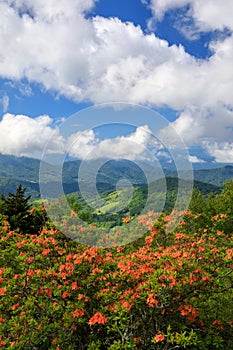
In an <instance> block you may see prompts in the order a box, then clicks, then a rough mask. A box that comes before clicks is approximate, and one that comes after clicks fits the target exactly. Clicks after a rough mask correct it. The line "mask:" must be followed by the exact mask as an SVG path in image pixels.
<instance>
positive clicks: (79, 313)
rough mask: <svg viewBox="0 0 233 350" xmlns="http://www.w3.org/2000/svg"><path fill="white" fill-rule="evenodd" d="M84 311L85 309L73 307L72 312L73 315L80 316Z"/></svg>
mask: <svg viewBox="0 0 233 350" xmlns="http://www.w3.org/2000/svg"><path fill="white" fill-rule="evenodd" d="M84 313H85V310H84V309H82V310H79V309H75V310H74V312H73V317H82V316H83V315H84Z"/></svg>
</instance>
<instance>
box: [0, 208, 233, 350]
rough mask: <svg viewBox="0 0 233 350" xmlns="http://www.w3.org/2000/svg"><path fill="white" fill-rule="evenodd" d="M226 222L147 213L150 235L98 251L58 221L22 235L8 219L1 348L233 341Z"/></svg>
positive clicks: (222, 345) (1, 277) (0, 241)
mask: <svg viewBox="0 0 233 350" xmlns="http://www.w3.org/2000/svg"><path fill="white" fill-rule="evenodd" d="M184 214H185V215H184ZM180 215H184V218H183V221H181V222H180V223H179V224H178V226H177V223H178V220H179V216H180ZM152 218H153V220H152ZM224 220H229V215H224V214H223V213H222V215H218V216H214V217H210V220H209V222H208V227H207V226H206V227H205V226H204V225H203V220H202V216H201V215H198V214H192V213H190V212H186V213H173V214H172V215H170V216H161V217H160V218H158V219H157V220H156V219H155V218H154V217H153V216H152V214H151V213H148V215H144V216H143V217H141V218H139V220H138V229H140V225H142V224H143V223H147V224H148V227H149V228H148V232H147V234H146V235H144V236H143V238H140V239H139V240H138V241H135V242H134V243H132V244H128V245H126V246H118V247H116V248H111V249H100V248H95V247H87V246H84V245H81V244H79V243H77V242H75V241H74V240H69V239H68V238H66V237H65V236H64V235H62V234H61V233H59V231H57V230H55V229H51V228H50V229H43V230H42V231H41V232H40V234H38V235H34V234H32V235H30V234H20V233H17V232H14V231H11V230H10V227H9V226H8V223H7V222H6V221H5V220H4V218H2V220H1V236H0V246H1V255H0V300H1V301H0V346H1V347H2V348H3V349H8V348H9V349H17V350H19V349H56V350H59V349H88V350H91V349H92V350H98V349H101V350H102V349H103V350H104V349H111V350H117V349H145V350H148V349H164V350H165V349H198V350H199V349H200V350H202V349H203V350H205V349H233V346H232V327H233V319H232V315H233V304H232V296H233V293H232V287H233V283H232V272H233V262H232V256H233V249H232V247H233V238H232V232H224V231H223V230H222V228H223V227H224ZM173 227H174V228H173ZM167 228H169V230H168V229H167ZM77 231H78V228H77ZM77 233H78V232H77Z"/></svg>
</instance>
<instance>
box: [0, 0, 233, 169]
mask: <svg viewBox="0 0 233 350" xmlns="http://www.w3.org/2000/svg"><path fill="white" fill-rule="evenodd" d="M232 13H233V1H232V0H205V1H203V0H118V1H116V0H60V1H56V0H33V1H31V0H2V1H1V2H0V153H2V154H10V155H16V156H29V157H38V158H40V157H41V155H42V154H43V152H44V149H45V147H46V144H47V143H48V141H49V140H52V142H50V146H51V147H50V148H49V149H48V148H47V150H46V151H47V152H51V153H53V152H60V153H64V152H65V151H67V148H68V149H69V150H70V155H71V156H74V157H79V158H84V157H87V156H88V157H89V158H93V157H94V156H95V157H105V156H107V155H108V156H109V157H123V158H124V157H126V155H127V150H129V149H131V150H132V147H133V149H134V152H133V155H132V152H131V159H137V158H140V159H142V158H143V157H144V156H145V153H146V152H145V149H146V150H151V144H152V143H153V142H152V139H153V137H152V136H153V135H152V134H153V133H152V130H151V129H152V128H151V125H149V123H148V122H147V118H146V117H143V116H142V121H141V124H138V122H137V123H135V124H134V123H133V121H132V123H131V124H132V125H134V128H132V127H130V126H128V127H127V126H125V128H123V127H122V125H121V126H119V127H117V126H115V129H114V130H113V129H112V128H111V127H109V126H107V123H108V122H107V121H106V120H105V124H106V128H105V130H104V131H102V133H101V132H100V130H99V131H98V132H97V131H96V130H94V128H92V127H91V126H92V124H91V122H92V115H91V113H88V118H89V119H88V121H87V128H86V129H85V128H83V129H82V130H80V131H77V130H76V132H75V134H71V135H69V137H67V138H65V137H64V135H63V130H62V129H63V127H64V124H63V123H64V122H66V120H68V119H69V118H70V116H71V115H73V114H74V113H77V112H80V113H82V111H83V110H85V109H86V108H93V106H99V105H102V104H109V105H112V106H115V103H119V102H121V103H125V104H130V105H131V106H134V105H136V106H138V105H139V106H142V107H141V108H142V115H143V110H144V109H143V108H149V109H150V110H151V111H155V112H158V113H160V114H161V116H162V117H164V118H165V119H167V121H168V124H169V125H167V126H166V127H164V130H160V133H159V137H161V138H162V139H163V140H164V137H163V135H166V140H167V141H166V145H167V147H168V148H169V147H170V148H172V147H175V144H174V142H172V140H173V136H174V135H173V134H174V130H175V132H176V133H177V135H178V136H179V138H180V139H182V142H183V143H184V144H185V146H186V147H187V148H188V150H189V153H190V156H189V160H190V161H191V162H193V163H198V162H199V163H205V162H206V161H211V162H217V163H233V93H232V91H233V63H232V62H233V17H232ZM126 110H127V108H126ZM94 113H95V112H94ZM77 119H78V117H77ZM93 119H94V116H93ZM126 119H127V117H126ZM109 123H113V120H112V117H111V118H110V119H109ZM155 123H156V117H155ZM171 128H172V130H173V132H172V133H171ZM157 136H158V135H157ZM168 138H170V140H169V141H168ZM71 142H72V147H71ZM132 142H133V144H132ZM154 150H155V152H157V154H158V155H159V153H160V154H161V153H162V147H158V144H156V147H155V148H154ZM147 153H148V152H147Z"/></svg>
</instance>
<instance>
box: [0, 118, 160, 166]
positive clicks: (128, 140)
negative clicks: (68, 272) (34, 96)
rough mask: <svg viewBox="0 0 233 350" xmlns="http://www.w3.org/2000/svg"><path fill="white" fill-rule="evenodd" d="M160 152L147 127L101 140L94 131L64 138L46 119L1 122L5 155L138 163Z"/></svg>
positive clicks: (0, 143) (1, 150)
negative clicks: (137, 161) (106, 159)
mask: <svg viewBox="0 0 233 350" xmlns="http://www.w3.org/2000/svg"><path fill="white" fill-rule="evenodd" d="M48 141H49V143H48ZM45 147H46V148H45ZM160 148H161V145H160V144H159V143H158V142H157V141H156V140H154V138H153V136H152V134H151V131H150V129H149V127H148V126H147V125H144V126H139V127H138V128H137V129H136V130H135V132H133V133H131V134H129V135H127V136H118V137H115V138H112V139H109V138H105V139H99V138H98V136H97V135H96V134H95V133H94V131H93V130H83V131H78V132H76V133H74V134H71V135H70V136H68V137H66V138H64V137H63V136H62V135H61V133H60V131H59V129H57V128H56V127H55V126H54V125H53V121H52V119H51V118H50V117H49V116H47V115H43V116H39V117H37V118H30V117H28V116H25V115H13V114H9V113H8V114H5V115H4V116H3V119H2V120H1V121H0V153H2V154H8V155H15V156H28V157H35V158H41V156H42V154H43V152H44V150H45V149H46V154H53V153H54V154H67V155H69V156H72V157H76V158H79V159H98V158H108V159H116V158H127V159H130V160H135V159H147V158H148V156H150V157H151V156H152V153H151V152H152V151H154V152H155V151H156V150H158V149H160Z"/></svg>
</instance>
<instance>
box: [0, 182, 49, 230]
mask: <svg viewBox="0 0 233 350" xmlns="http://www.w3.org/2000/svg"><path fill="white" fill-rule="evenodd" d="M25 192H26V188H23V186H22V185H21V184H20V185H19V186H18V188H17V190H16V193H15V194H14V193H11V192H10V193H9V194H8V197H5V196H4V195H2V196H1V198H0V211H1V214H3V215H6V216H7V220H8V222H9V224H10V227H11V229H12V230H17V229H18V230H19V231H20V232H22V233H38V232H39V231H40V230H41V228H42V227H43V226H45V224H46V221H47V219H48V218H47V214H46V211H45V210H44V209H43V208H41V207H36V208H33V209H32V210H30V209H31V205H30V198H31V196H26V195H25Z"/></svg>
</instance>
